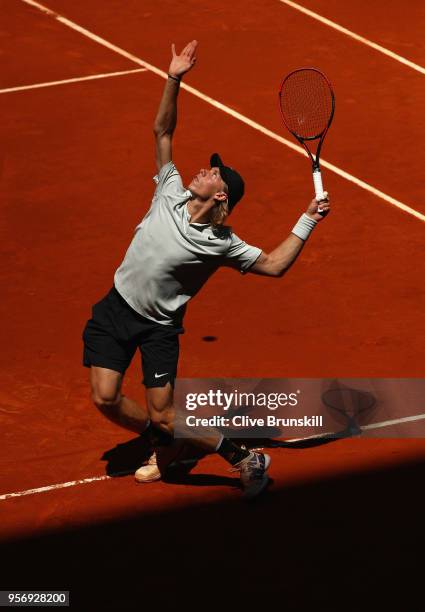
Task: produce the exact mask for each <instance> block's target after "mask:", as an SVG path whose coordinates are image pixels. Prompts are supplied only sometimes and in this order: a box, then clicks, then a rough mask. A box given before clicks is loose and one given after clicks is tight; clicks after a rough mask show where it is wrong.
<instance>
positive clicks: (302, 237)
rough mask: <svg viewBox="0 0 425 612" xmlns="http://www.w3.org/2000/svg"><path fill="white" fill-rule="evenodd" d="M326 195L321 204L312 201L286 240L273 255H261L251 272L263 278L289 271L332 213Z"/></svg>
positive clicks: (272, 252)
mask: <svg viewBox="0 0 425 612" xmlns="http://www.w3.org/2000/svg"><path fill="white" fill-rule="evenodd" d="M324 195H325V198H324V199H323V200H320V202H319V201H317V200H312V201H311V203H310V204H309V206H308V208H307V210H306V212H305V213H304V214H303V215H301V217H300V219H299V221H298V222H297V223H296V225H295V226H294V228H293V230H292V232H291V234H289V236H288V238H286V240H284V241H283V242H282V243H281V244H280V245H279V246H278V247H277V248H276V249H274V250H273V251H271V253H264V251H263V252H262V253H261V255H260V256H259V258H258V259H257V261H256V262H255V264H254V265H253V266H251V268H250V269H249V271H250V272H253V273H254V274H262V275H263V276H275V277H281V276H283V275H284V274H285V272H287V271H288V270H289V268H290V267H291V266H292V264H293V263H294V262H295V260H296V259H297V257H298V255H299V254H300V253H301V251H302V248H303V246H304V244H305V242H306V240H307V238H308V236H309V235H310V233H311V232H312V231H313V229H314V227H315V226H316V225H317V223H319V222H320V221H321V220H322V219H323V218H324V217H325V216H326V215H327V214H328V213H329V211H330V203H329V198H328V194H327V193H326V192H325V194H324ZM319 209H320V212H319Z"/></svg>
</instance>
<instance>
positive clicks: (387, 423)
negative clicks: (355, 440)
mask: <svg viewBox="0 0 425 612" xmlns="http://www.w3.org/2000/svg"><path fill="white" fill-rule="evenodd" d="M424 419H425V414H415V415H413V416H408V417H402V418H400V419H392V420H390V421H381V422H380V423H372V424H371V425H362V426H361V427H360V428H359V429H361V430H362V431H366V430H368V429H382V427H391V425H402V424H403V423H411V422H412V421H423V420H424ZM334 434H335V432H334V431H327V432H325V433H321V434H313V435H312V436H306V437H305V438H291V439H290V440H288V443H289V444H290V443H291V442H303V441H304V440H315V439H316V438H327V437H328V436H332V435H334Z"/></svg>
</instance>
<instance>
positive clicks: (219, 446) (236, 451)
mask: <svg viewBox="0 0 425 612" xmlns="http://www.w3.org/2000/svg"><path fill="white" fill-rule="evenodd" d="M146 405H147V408H148V411H149V416H150V419H151V422H152V425H153V426H154V427H157V428H160V429H161V430H162V431H163V432H165V433H166V434H168V435H169V436H172V435H173V434H174V431H175V428H176V427H179V433H180V434H181V435H182V434H183V435H185V436H188V437H187V438H185V440H186V442H188V443H189V444H191V445H193V446H196V447H199V448H202V449H203V450H204V451H205V452H206V453H218V454H219V455H220V456H221V457H223V459H224V460H225V461H227V462H228V463H229V464H230V465H231V471H238V472H240V478H241V485H242V488H243V490H244V496H245V497H246V498H251V497H255V496H256V495H258V494H259V493H261V491H262V490H263V489H264V488H265V487H266V486H267V483H268V476H267V473H266V472H267V469H268V467H269V464H270V457H269V455H266V454H263V453H258V452H254V451H249V450H247V449H246V448H244V447H241V446H240V445H238V444H236V443H235V442H234V441H233V440H230V439H229V438H225V437H224V436H223V435H222V433H221V432H220V431H219V430H217V429H215V428H213V427H211V428H208V430H206V429H205V428H203V429H202V432H199V435H197V436H196V433H194V430H193V429H192V428H190V429H191V431H187V429H186V426H185V422H184V417H183V416H182V415H181V414H180V412H179V411H178V410H176V409H175V406H174V392H173V387H172V385H171V383H170V382H167V383H166V385H164V387H153V388H149V387H148V388H147V389H146ZM189 436H190V437H189Z"/></svg>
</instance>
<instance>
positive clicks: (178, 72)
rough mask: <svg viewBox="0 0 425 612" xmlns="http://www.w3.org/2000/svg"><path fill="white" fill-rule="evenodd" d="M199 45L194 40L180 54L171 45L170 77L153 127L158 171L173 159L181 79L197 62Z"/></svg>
mask: <svg viewBox="0 0 425 612" xmlns="http://www.w3.org/2000/svg"><path fill="white" fill-rule="evenodd" d="M197 45H198V43H197V41H196V40H192V41H191V42H190V43H188V44H187V45H186V46H185V48H184V49H183V51H182V52H181V53H180V54H179V55H177V53H176V48H175V46H174V44H172V45H171V51H172V54H173V57H172V59H171V63H170V67H169V69H168V74H169V77H168V79H167V81H166V82H165V86H164V92H163V94H162V98H161V102H160V104H159V109H158V113H157V115H156V118H155V123H154V127H153V131H154V135H155V144H156V165H157V168H158V172H159V170H161V168H162V166H163V165H164V164H167V163H168V162H169V161H171V159H172V149H171V141H172V138H173V133H174V130H175V129H176V125H177V96H178V93H179V89H180V80H181V78H182V77H183V75H184V74H186V72H188V71H189V70H190V69H191V68H192V66H194V64H195V62H196V47H197Z"/></svg>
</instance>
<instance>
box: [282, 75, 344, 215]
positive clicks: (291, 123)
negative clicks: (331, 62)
mask: <svg viewBox="0 0 425 612" xmlns="http://www.w3.org/2000/svg"><path fill="white" fill-rule="evenodd" d="M279 106H280V112H281V114H282V119H283V123H284V124H285V126H286V127H287V128H288V130H289V131H290V132H291V134H293V135H294V136H295V138H296V139H297V140H298V142H300V143H301V144H302V145H303V147H304V149H305V150H306V151H307V154H308V156H309V158H310V160H311V163H312V167H313V183H314V191H315V195H316V200H323V199H324V194H323V183H322V174H321V171H320V163H319V160H320V152H321V149H322V144H323V140H324V138H325V136H326V133H327V131H328V129H329V126H330V125H331V123H332V119H333V116H334V111H335V96H334V93H333V90H332V86H331V84H330V82H329V81H328V79H327V78H326V77H325V75H324V74H323V73H322V72H320V70H317V68H298V69H297V70H294V71H293V72H291V73H290V74H288V75H287V76H286V77H285V78H284V79H283V81H282V84H281V86H280V90H279ZM314 140H319V143H318V145H317V148H316V153H315V155H314V157H313V154H312V152H311V151H310V149H309V147H308V146H307V144H306V143H307V142H310V141H314ZM319 212H321V210H320V207H319Z"/></svg>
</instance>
